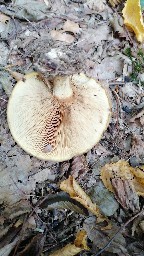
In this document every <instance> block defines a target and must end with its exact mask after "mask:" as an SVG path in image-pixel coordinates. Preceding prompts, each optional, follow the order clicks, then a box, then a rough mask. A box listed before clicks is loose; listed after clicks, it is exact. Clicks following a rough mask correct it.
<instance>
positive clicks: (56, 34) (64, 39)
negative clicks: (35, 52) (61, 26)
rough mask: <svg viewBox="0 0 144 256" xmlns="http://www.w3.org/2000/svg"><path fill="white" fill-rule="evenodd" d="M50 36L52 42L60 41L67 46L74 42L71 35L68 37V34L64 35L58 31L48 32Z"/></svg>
mask: <svg viewBox="0 0 144 256" xmlns="http://www.w3.org/2000/svg"><path fill="white" fill-rule="evenodd" d="M50 34H51V37H52V38H53V39H54V40H57V41H62V42H66V43H68V44H71V43H73V41H74V39H75V38H74V36H72V35H69V34H66V33H62V32H60V31H57V30H52V31H51V32H50Z"/></svg>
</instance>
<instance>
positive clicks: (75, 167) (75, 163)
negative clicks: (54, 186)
mask: <svg viewBox="0 0 144 256" xmlns="http://www.w3.org/2000/svg"><path fill="white" fill-rule="evenodd" d="M88 171H89V168H88V165H87V162H86V159H85V156H84V155H82V156H76V157H74V158H73V159H72V164H71V174H72V176H73V177H74V178H78V180H80V179H81V178H82V177H84V176H85V175H86V173H87V172H88Z"/></svg>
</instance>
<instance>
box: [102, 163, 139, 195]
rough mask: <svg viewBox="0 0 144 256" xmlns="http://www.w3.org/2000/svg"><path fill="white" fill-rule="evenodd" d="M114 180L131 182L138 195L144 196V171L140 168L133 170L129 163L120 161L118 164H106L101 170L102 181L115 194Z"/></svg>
mask: <svg viewBox="0 0 144 256" xmlns="http://www.w3.org/2000/svg"><path fill="white" fill-rule="evenodd" d="M114 178H121V179H123V180H129V181H130V182H131V183H132V184H133V186H134V188H135V191H136V193H137V194H138V195H141V196H144V170H143V169H140V168H133V167H131V166H130V165H129V163H128V162H126V161H124V160H120V161H118V162H117V163H110V164H106V165H105V166H104V167H102V169H101V179H102V181H103V183H104V185H105V187H106V188H107V189H108V190H109V191H111V192H114V189H113V186H112V183H111V180H112V179H114Z"/></svg>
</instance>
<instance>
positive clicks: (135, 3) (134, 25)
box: [122, 0, 144, 42]
mask: <svg viewBox="0 0 144 256" xmlns="http://www.w3.org/2000/svg"><path fill="white" fill-rule="evenodd" d="M122 13H123V17H124V24H125V25H126V26H127V27H128V28H130V29H132V30H133V31H134V32H135V34H136V38H137V40H138V41H139V42H143V41H144V23H143V17H142V12H141V6H140V0H127V1H126V3H125V7H124V9H123V11H122Z"/></svg>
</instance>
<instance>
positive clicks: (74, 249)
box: [50, 230, 89, 256]
mask: <svg viewBox="0 0 144 256" xmlns="http://www.w3.org/2000/svg"><path fill="white" fill-rule="evenodd" d="M86 238H87V234H86V231H84V230H81V231H79V232H78V233H77V235H76V239H75V241H74V243H73V244H67V245H66V246H65V247H63V248H62V249H60V250H57V251H56V252H54V253H52V254H50V256H73V255H76V254H78V253H79V252H81V251H82V250H89V247H88V246H87V242H86Z"/></svg>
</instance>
